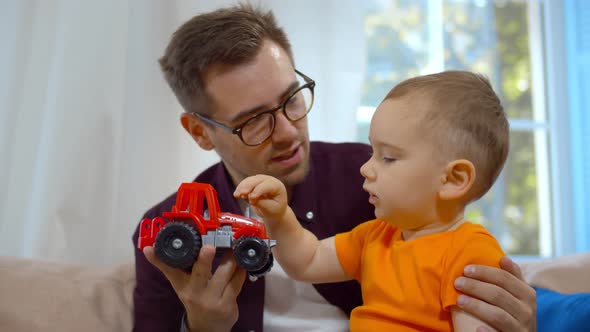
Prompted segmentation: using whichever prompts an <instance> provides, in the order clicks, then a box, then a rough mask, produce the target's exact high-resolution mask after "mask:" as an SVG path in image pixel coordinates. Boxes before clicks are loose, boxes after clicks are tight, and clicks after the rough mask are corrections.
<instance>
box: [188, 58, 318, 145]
mask: <svg viewBox="0 0 590 332" xmlns="http://www.w3.org/2000/svg"><path fill="white" fill-rule="evenodd" d="M295 73H297V74H298V75H299V76H301V77H302V78H303V80H304V81H305V84H303V85H301V86H299V87H298V88H297V89H295V90H294V91H293V92H291V94H289V96H288V97H287V98H285V100H284V101H283V102H282V103H281V104H280V105H278V106H276V107H274V108H272V109H270V110H268V111H264V112H262V113H258V114H256V115H255V116H253V117H251V118H249V119H248V120H246V121H244V122H242V123H241V124H239V125H237V126H235V127H233V128H232V127H229V126H227V125H225V124H223V123H221V122H218V121H215V120H213V119H210V118H208V117H206V116H204V115H201V114H199V113H193V114H195V115H196V116H197V117H198V118H199V119H201V120H203V121H205V122H207V123H209V124H212V125H214V126H217V127H219V128H222V129H225V130H227V131H229V132H231V133H232V134H234V135H238V137H240V139H241V140H242V142H244V144H246V145H248V146H257V145H260V144H262V143H264V141H266V140H267V139H268V138H269V137H270V136H272V133H273V132H274V130H275V125H276V123H277V118H276V112H277V111H279V110H283V114H285V117H286V118H287V119H289V121H291V122H295V121H298V120H301V119H303V118H304V117H305V116H306V115H307V113H309V111H311V107H312V106H313V89H314V87H315V81H314V80H312V79H311V78H309V77H308V76H306V75H305V74H303V73H301V72H300V71H298V70H297V69H295Z"/></svg>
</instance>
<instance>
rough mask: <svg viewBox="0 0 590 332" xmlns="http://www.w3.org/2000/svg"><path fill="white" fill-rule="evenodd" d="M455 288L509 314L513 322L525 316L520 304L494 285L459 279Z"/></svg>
mask: <svg viewBox="0 0 590 332" xmlns="http://www.w3.org/2000/svg"><path fill="white" fill-rule="evenodd" d="M455 288H457V289H458V290H460V291H461V292H463V293H465V294H469V295H471V296H476V297H477V298H478V299H479V300H482V301H485V302H487V303H489V304H491V305H493V306H495V307H498V308H499V309H500V310H503V311H505V312H507V313H509V315H510V316H513V317H512V318H511V319H513V320H517V318H516V317H522V316H523V315H525V314H526V312H524V308H523V306H522V302H520V301H519V300H518V299H517V298H515V297H514V296H513V295H512V294H510V293H509V292H507V291H506V290H504V289H502V288H501V287H498V286H496V285H494V284H490V283H486V282H481V281H479V280H474V279H468V278H465V277H459V278H458V279H457V280H456V282H455Z"/></svg>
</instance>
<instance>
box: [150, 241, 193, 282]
mask: <svg viewBox="0 0 590 332" xmlns="http://www.w3.org/2000/svg"><path fill="white" fill-rule="evenodd" d="M143 254H144V255H145V258H146V259H147V260H148V262H150V263H152V265H154V266H155V267H157V268H158V270H160V271H162V273H163V274H164V276H166V278H167V279H168V280H169V281H170V283H171V284H172V286H173V287H174V288H175V289H176V288H177V287H181V286H182V284H183V283H184V282H186V280H187V279H188V275H187V274H186V273H185V272H183V271H181V270H179V269H176V268H173V267H171V266H168V265H167V264H166V263H164V262H162V260H160V258H159V257H158V255H156V251H155V249H154V247H151V246H148V247H145V248H143Z"/></svg>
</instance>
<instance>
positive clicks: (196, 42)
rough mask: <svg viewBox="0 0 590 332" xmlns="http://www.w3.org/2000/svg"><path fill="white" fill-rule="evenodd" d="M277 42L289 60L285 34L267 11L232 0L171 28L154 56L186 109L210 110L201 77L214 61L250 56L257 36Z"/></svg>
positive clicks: (237, 60)
mask: <svg viewBox="0 0 590 332" xmlns="http://www.w3.org/2000/svg"><path fill="white" fill-rule="evenodd" d="M266 40H270V41H273V42H275V43H276V44H278V45H279V46H280V47H281V48H283V50H285V52H286V53H287V55H288V56H289V58H290V59H291V62H292V63H293V53H292V51H291V44H290V43H289V40H288V39H287V35H286V34H285V32H284V31H283V29H282V28H281V27H279V26H278V25H277V22H276V19H275V16H274V14H273V13H272V11H263V10H262V9H260V8H255V7H253V6H252V5H250V4H244V3H242V4H238V5H235V6H232V7H228V8H222V9H218V10H215V11H212V12H209V13H205V14H201V15H197V16H195V17H193V18H192V19H190V20H189V21H187V22H186V23H184V24H183V25H182V26H180V27H179V28H178V30H176V32H174V34H173V35H172V39H171V40H170V43H169V44H168V47H166V51H165V53H164V55H163V56H162V57H161V58H160V60H159V62H160V67H161V69H162V72H163V73H164V77H165V78H166V81H167V82H168V85H170V87H171V88H172V91H173V92H174V94H175V95H176V98H177V99H178V101H179V102H180V104H181V105H182V107H183V108H184V109H185V111H187V112H199V113H210V112H208V110H207V107H206V106H207V96H206V95H205V88H204V86H203V78H204V76H205V75H206V73H207V70H209V69H210V68H211V66H212V65H215V64H229V65H239V64H243V63H246V62H248V61H250V60H253V59H254V57H255V56H256V55H257V53H258V51H259V50H260V47H261V46H262V44H263V42H264V41H266Z"/></svg>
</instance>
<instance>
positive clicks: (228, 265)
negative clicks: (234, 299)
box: [209, 250, 238, 298]
mask: <svg viewBox="0 0 590 332" xmlns="http://www.w3.org/2000/svg"><path fill="white" fill-rule="evenodd" d="M237 269H238V264H237V263H236V261H235V259H234V258H233V255H232V252H231V251H229V250H228V251H226V252H225V253H224V254H223V257H222V259H221V263H220V264H219V266H218V267H217V270H215V273H214V274H213V277H212V278H211V280H210V281H209V291H210V292H212V295H213V296H214V297H216V298H217V297H221V296H222V295H223V292H224V289H225V288H226V286H227V285H228V284H229V283H230V282H231V280H232V278H233V277H234V274H235V273H236V270H237ZM236 296H237V294H236Z"/></svg>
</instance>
